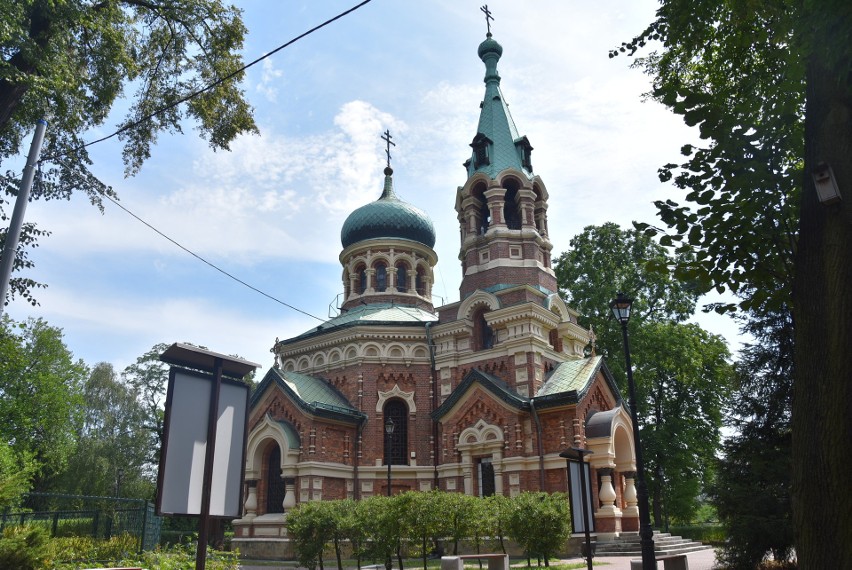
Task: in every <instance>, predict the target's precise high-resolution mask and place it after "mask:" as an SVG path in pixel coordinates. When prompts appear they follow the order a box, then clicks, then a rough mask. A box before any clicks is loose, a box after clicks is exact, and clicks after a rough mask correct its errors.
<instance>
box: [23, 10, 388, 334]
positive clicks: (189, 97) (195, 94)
mask: <svg viewBox="0 0 852 570" xmlns="http://www.w3.org/2000/svg"><path fill="white" fill-rule="evenodd" d="M371 1H372V0H364V1H363V2H361V3H359V4H356V5H355V6H353V7H352V8H349V9H348V10H346V11H344V12H341V13H340V14H338V15H337V16H334V17H333V18H330V19H328V20H326V21H325V22H323V23H321V24H319V25H317V26H314V27H313V28H311V29H310V30H308V31H306V32H304V33H302V34H299V35H298V36H296V37H295V38H293V39H291V40H290V41H288V42H286V43H284V44H281V45H280V46H278V47H277V48H275V49H274V50H272V51H270V52H268V53H266V54H264V55H262V56H260V57H258V58H257V59H255V60H253V61H251V62H249V63H247V64H246V65H244V66H242V67H241V68H240V69H238V70H237V71H234V72H233V73H230V74H228V75H226V76H224V77H220V78H219V79H217V80H216V81H214V82H212V83H210V84H209V85H207V86H206V87H204V88H202V89H199V90H198V91H195V92H193V93H190V94H188V95H186V96H185V97H183V98H181V99H179V100H177V101H175V102H173V103H171V104H169V105H166V106H164V107H161V108H159V109H157V110H155V111H153V112H152V113H150V114H148V115H146V116H144V117H142V118H141V119H139V120H137V121H134V122H132V123H129V124H127V125H125V126H123V127H121V128H119V129H118V130H116V131H115V132H113V133H111V134H109V135H107V136H105V137H101V138H99V139H96V140H93V141H90V142H87V143H84V144H82V145H80V146H78V147H75V148H73V149H71V150H69V151H67V152H65V153H61V154H55V155H52V156H45V157H43V158H42V159H41V160H40V161H39V163H41V162H47V161H51V160H55V159H57V158H60V157H62V156H67V155H69V154H72V153H74V152H77V151H79V150H82V149H84V148H86V147H90V146H92V145H95V144H98V143H101V142H104V141H107V140H109V139H111V138H113V137H116V136H118V135H120V134H121V133H123V132H125V131H128V130H130V129H132V128H134V127H136V126H138V125H140V124H142V123H144V122H145V121H148V120H150V119H152V118H153V117H156V116H157V115H159V114H161V113H164V112H166V111H168V110H170V109H173V108H175V107H177V106H178V105H181V104H183V103H186V102H187V101H190V100H192V99H194V98H195V97H198V96H199V95H201V94H203V93H206V92H208V91H210V90H212V89H214V88H215V87H216V86H218V85H221V84H222V83H224V82H225V81H229V80H231V79H233V78H234V77H236V76H238V75H239V74H241V73H242V72H244V71H245V70H247V69H249V68H250V67H252V66H254V65H257V64H258V63H260V62H261V61H263V60H264V59H267V58H269V57H272V56H273V55H275V54H276V53H278V52H279V51H281V50H283V49H284V48H286V47H289V46H291V45H293V44H294V43H296V42H297V41H299V40H301V39H303V38H305V37H307V36H309V35H311V34H312V33H314V32H316V31H317V30H320V29H322V28H324V27H325V26H327V25H329V24H331V23H332V22H336V21H337V20H339V19H340V18H343V17H344V16H347V15H349V14H351V13H352V12H354V11H355V10H358V9H359V8H361V7H363V6H365V5H366V4H369V3H370V2H371ZM101 195H102V196H104V197H106V198H107V199H108V200H109V201H110V202H112V203H113V204H115V205H116V206H118V207H119V208H121V209H122V210H124V211H125V212H126V213H127V214H129V215H130V216H132V217H134V218H135V219H136V220H138V221H139V222H140V223H142V224H144V225H145V226H147V227H148V228H150V229H151V230H153V231H154V232H156V233H157V234H159V235H160V236H162V237H163V238H165V239H167V240H168V241H170V242H171V243H173V244H174V245H176V246H177V247H179V248H180V249H182V250H184V251H185V252H186V253H188V254H190V255H191V256H193V257H195V258H196V259H198V260H199V261H201V262H203V263H204V264H206V265H208V266H210V267H212V268H213V269H215V270H216V271H218V272H219V273H221V274H222V275H225V276H226V277H228V278H230V279H232V280H234V281H236V282H237V283H239V284H241V285H243V286H245V287H248V288H249V289H251V290H252V291H255V292H256V293H260V294H261V295H263V296H264V297H267V298H268V299H271V300H273V301H275V302H276V303H279V304H281V305H283V306H285V307H287V308H289V309H292V310H294V311H296V312H299V313H302V314H303V315H306V316H308V317H311V318H313V319H316V320H318V321H324V319H321V318H320V317H317V316H315V315H312V314H310V313H308V312H307V311H303V310H302V309H299V308H298V307H294V306H293V305H291V304H289V303H286V302H284V301H282V300H281V299H278V298H276V297H274V296H272V295H270V294H269V293H266V292H264V291H261V290H260V289H258V288H257V287H255V286H253V285H250V284H249V283H246V282H245V281H243V280H242V279H240V278H239V277H236V276H235V275H232V274H231V273H229V272H227V271H225V270H224V269H222V268H221V267H219V266H217V265H216V264H214V263H212V262H210V261H208V260H206V259H205V258H203V257H201V256H200V255H198V254H197V253H195V252H194V251H192V250H190V249H189V248H187V247H185V246H183V245H181V244H180V243H178V242H177V241H176V240H174V239H172V238H171V237H169V236H168V235H166V234H165V233H163V232H161V231H160V230H158V229H157V228H155V227H154V226H153V225H151V224H149V223H148V222H147V221H145V220H143V219H142V218H140V217H139V216H137V215H136V214H134V213H133V212H131V211H130V210H129V209H127V208H125V207H124V206H123V205H122V204H120V203H119V202H118V201H117V200H115V199H114V198H113V197H112V196H109V195H108V194H106V193H101Z"/></svg>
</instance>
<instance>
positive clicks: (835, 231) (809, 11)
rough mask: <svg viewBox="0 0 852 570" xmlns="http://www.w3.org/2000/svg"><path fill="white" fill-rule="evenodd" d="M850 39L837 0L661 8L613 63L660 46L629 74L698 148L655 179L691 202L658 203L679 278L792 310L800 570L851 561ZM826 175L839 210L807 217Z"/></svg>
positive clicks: (847, 14) (675, 3) (823, 209)
mask: <svg viewBox="0 0 852 570" xmlns="http://www.w3.org/2000/svg"><path fill="white" fill-rule="evenodd" d="M850 29H852V5H850V4H849V3H848V2H843V1H840V0H815V1H810V2H791V1H789V0H766V1H764V2H723V1H721V0H702V1H700V2H692V1H689V2H687V1H684V0H664V1H663V2H661V6H660V9H659V10H658V12H657V17H656V19H655V21H654V22H652V23H651V25H650V26H649V27H648V28H646V29H645V30H644V31H643V32H642V33H640V34H639V35H638V36H637V37H636V38H634V40H632V41H631V42H627V43H625V44H624V45H623V46H622V48H621V50H622V51H626V52H630V53H633V52H635V51H636V50H637V49H639V48H640V47H642V46H643V45H645V44H646V43H647V42H648V41H650V40H660V41H661V42H662V51H661V52H659V53H652V54H650V55H649V56H648V57H646V58H644V59H642V60H639V64H640V65H641V66H643V67H644V68H645V70H646V71H647V72H648V73H649V74H650V75H651V76H652V77H653V90H652V93H651V94H652V96H653V97H654V98H655V99H657V100H659V101H660V102H662V103H663V104H664V105H666V106H668V107H669V108H670V109H671V110H672V111H673V112H674V113H677V114H679V115H681V116H683V118H684V121H685V122H686V123H687V124H689V125H694V126H697V127H698V129H699V132H700V134H701V136H702V138H703V140H704V141H705V142H702V143H701V144H700V145H696V146H691V145H687V146H685V147H684V148H683V153H684V154H685V155H686V156H687V158H688V160H687V161H686V162H684V163H683V164H681V165H675V164H672V165H666V166H665V167H663V169H662V171H661V177H662V178H663V179H664V180H673V181H674V182H675V184H676V185H677V186H679V187H681V188H683V189H685V190H687V191H688V192H687V194H686V196H685V198H686V201H687V202H688V205H686V206H681V205H680V204H678V203H675V202H673V201H671V202H665V203H659V204H657V206H658V208H659V215H660V218H661V220H662V221H663V223H664V224H665V225H666V229H664V230H662V229H661V230H657V231H660V232H665V233H666V235H665V236H664V239H666V240H671V242H672V243H676V242H677V243H684V244H687V245H689V246H690V248H691V251H694V252H695V254H696V262H695V263H693V264H687V265H685V266H683V267H682V268H681V269H680V270H681V271H682V272H684V273H685V274H687V275H691V276H693V277H695V278H696V281H697V282H699V283H701V284H702V286H703V288H705V289H706V288H710V287H714V288H716V289H718V290H721V289H724V288H729V289H731V290H733V291H734V292H735V293H737V294H738V295H740V296H741V297H742V301H741V302H740V303H739V308H741V309H745V310H750V309H756V308H763V307H765V308H766V309H769V310H772V311H780V310H784V309H785V308H787V309H789V310H791V311H792V315H793V322H795V350H794V360H795V369H794V374H795V382H794V384H793V391H794V396H793V413H792V463H791V467H792V476H793V480H792V481H793V482H792V493H793V494H792V504H793V513H794V517H793V520H794V528H795V536H796V553H797V556H798V559H799V561H800V563H801V564H802V566H803V567H807V568H835V567H841V566H843V565H845V564H846V563H847V561H848V560H849V559H850V558H852V543H850V541H848V540H847V538H848V537H849V536H850V535H852V495H850V494H849V493H847V492H846V486H847V483H846V480H847V478H848V477H847V474H846V465H847V463H848V458H849V456H850V455H852V441H850V438H848V437H846V435H844V434H849V433H851V432H852V416H850V414H849V413H848V405H847V402H848V401H849V400H850V397H852V384H850V383H849V381H848V379H849V378H852V351H850V350H849V346H852V327H850V326H849V309H848V304H847V301H846V297H847V296H846V295H844V294H842V292H843V291H845V289H846V288H847V287H848V284H849V283H850V282H852V207H850V205H849V197H850V196H852V113H850V107H852V74H851V73H850V68H852V43H850V42H849V30H850ZM615 53H618V52H613V55H614V54H615ZM823 165H827V166H829V167H830V168H831V169H833V174H834V180H835V181H836V184H837V187H838V190H839V192H840V194H841V196H843V197H844V198H845V200H843V201H841V202H839V203H836V204H833V205H829V204H821V203H820V202H819V200H818V198H817V193H816V188H815V182H814V177H813V176H812V173H814V172H815V171H816V170H818V169H820V168H823ZM648 229H649V230H652V231H654V230H653V228H648ZM814 473H817V474H819V484H814V481H813V477H814Z"/></svg>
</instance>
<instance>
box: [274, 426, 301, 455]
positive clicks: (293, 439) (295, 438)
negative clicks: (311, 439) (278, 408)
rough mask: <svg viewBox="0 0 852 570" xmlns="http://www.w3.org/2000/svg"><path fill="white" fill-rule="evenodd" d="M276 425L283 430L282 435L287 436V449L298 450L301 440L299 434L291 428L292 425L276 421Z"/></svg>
mask: <svg viewBox="0 0 852 570" xmlns="http://www.w3.org/2000/svg"><path fill="white" fill-rule="evenodd" d="M278 425H280V426H281V429H283V430H284V433H286V434H287V443H289V449H299V445H300V444H301V441H302V440H301V438H299V432H297V431H296V428H295V427H293V424H291V423H290V422H288V421H286V420H278Z"/></svg>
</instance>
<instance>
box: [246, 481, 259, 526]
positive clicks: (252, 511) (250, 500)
mask: <svg viewBox="0 0 852 570" xmlns="http://www.w3.org/2000/svg"><path fill="white" fill-rule="evenodd" d="M247 483H248V496H247V497H246V502H245V505H244V506H245V509H244V510H243V518H244V519H249V520H251V519H253V518H254V517H256V516H257V481H256V480H252V481H247Z"/></svg>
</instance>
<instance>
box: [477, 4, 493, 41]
mask: <svg viewBox="0 0 852 570" xmlns="http://www.w3.org/2000/svg"><path fill="white" fill-rule="evenodd" d="M479 9H480V10H482V12H483V13H484V14H485V25H486V26H488V35H489V36H490V35H491V20H493V19H494V16H492V15H491V10H489V9H488V4H486V5H485V6H480V8H479Z"/></svg>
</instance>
